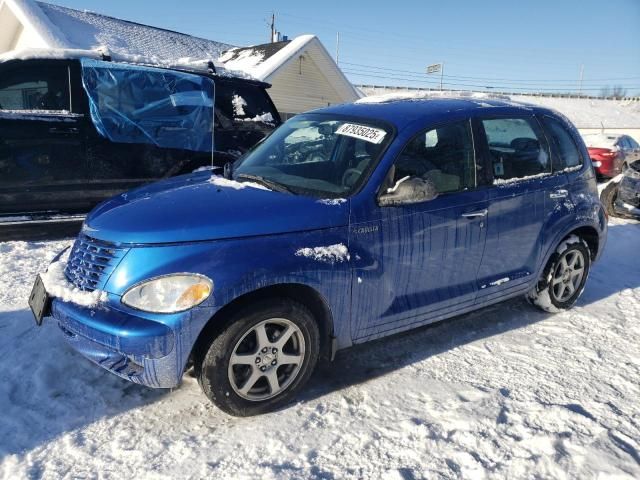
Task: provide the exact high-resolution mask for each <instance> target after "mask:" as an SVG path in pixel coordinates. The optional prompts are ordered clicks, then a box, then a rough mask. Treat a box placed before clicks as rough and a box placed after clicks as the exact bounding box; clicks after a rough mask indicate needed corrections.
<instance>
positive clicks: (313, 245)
mask: <svg viewBox="0 0 640 480" xmlns="http://www.w3.org/2000/svg"><path fill="white" fill-rule="evenodd" d="M347 232H348V230H347V228H346V227H339V228H331V229H323V230H314V231H309V232H296V233H290V234H284V235H270V236H259V237H258V236H256V237H248V238H240V239H229V240H219V241H211V242H193V243H186V244H179V245H164V246H163V245H159V246H140V247H135V246H134V247H133V248H131V250H130V251H129V252H128V253H127V255H126V256H125V257H124V258H123V260H122V261H121V262H120V264H119V265H118V267H117V269H116V270H115V271H114V272H113V274H112V275H111V277H110V278H109V279H108V281H107V283H106V285H105V290H106V291H107V292H109V293H110V294H112V295H116V296H122V295H123V294H124V293H125V292H126V290H127V289H128V288H130V287H131V286H132V285H135V284H136V283H139V282H141V281H143V280H146V279H149V278H153V277H157V276H161V275H167V274H172V273H185V272H186V273H197V274H200V275H205V276H207V277H208V278H210V279H211V280H212V281H213V285H214V287H213V293H212V295H211V296H210V297H209V299H207V300H206V301H205V302H204V303H202V304H201V305H200V306H199V307H198V309H199V310H200V311H206V312H207V315H199V316H198V317H197V318H198V319H199V321H198V325H195V324H189V325H171V327H172V328H174V329H176V330H178V334H179V333H180V332H179V331H180V330H184V331H185V333H186V331H187V330H188V331H189V333H188V335H186V336H188V337H189V338H197V336H198V334H199V333H200V331H201V330H202V328H204V326H205V325H206V323H207V322H208V319H210V318H211V317H213V315H214V314H215V313H216V312H217V311H218V310H220V309H221V308H222V307H224V306H225V305H228V304H229V303H230V302H232V301H234V300H236V299H237V298H239V297H241V296H243V295H246V294H248V293H251V292H253V291H256V290H258V289H261V288H265V287H269V286H274V285H279V284H285V283H288V284H290V283H295V284H301V285H305V286H308V287H310V288H313V289H314V290H315V291H317V292H318V293H319V295H320V296H321V297H323V299H324V300H325V301H326V304H327V306H328V308H329V310H330V311H331V315H332V318H333V321H334V334H335V335H336V336H337V337H338V338H339V343H341V344H348V343H349V342H350V338H348V335H349V331H350V330H349V320H350V292H351V269H350V256H349V253H348V244H347ZM337 245H341V246H342V247H340V248H338V249H337V250H336V249H334V250H335V251H336V252H338V253H341V255H337V256H336V255H333V256H331V255H329V256H323V255H322V252H323V250H322V248H323V247H329V246H337ZM314 249H316V250H314ZM318 249H320V250H318ZM200 319H204V321H202V320H200Z"/></svg>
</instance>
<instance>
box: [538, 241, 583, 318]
mask: <svg viewBox="0 0 640 480" xmlns="http://www.w3.org/2000/svg"><path fill="white" fill-rule="evenodd" d="M590 268H591V255H590V252H589V246H588V245H587V244H586V242H585V241H584V240H582V239H581V238H579V237H578V236H576V235H571V236H569V237H568V238H566V239H565V240H563V241H562V242H561V243H560V245H559V246H558V248H557V249H556V251H555V252H554V254H553V255H551V258H550V259H549V262H548V263H547V265H546V267H545V269H544V270H543V272H542V276H541V278H540V280H539V281H538V283H537V284H536V286H535V287H534V288H533V289H532V290H531V291H530V292H529V293H528V294H527V299H528V300H529V302H531V303H532V304H533V305H535V306H536V307H538V308H540V309H542V310H544V311H545V312H552V313H556V312H559V311H562V310H566V309H568V308H571V307H572V306H573V305H574V304H575V303H576V301H577V300H578V298H579V297H580V295H581V294H582V290H584V285H585V283H586V281H587V278H588V276H589V269H590Z"/></svg>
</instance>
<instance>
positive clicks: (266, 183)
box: [236, 173, 296, 195]
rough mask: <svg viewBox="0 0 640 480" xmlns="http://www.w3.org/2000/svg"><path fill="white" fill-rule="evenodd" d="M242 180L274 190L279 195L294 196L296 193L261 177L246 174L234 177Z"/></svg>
mask: <svg viewBox="0 0 640 480" xmlns="http://www.w3.org/2000/svg"><path fill="white" fill-rule="evenodd" d="M240 178H243V179H245V180H252V181H254V182H256V183H259V184H261V185H264V186H265V187H267V188H269V189H271V190H274V191H276V192H280V193H291V194H292V195H296V192H294V191H293V190H291V189H290V188H289V187H287V186H286V185H284V184H282V183H278V182H274V181H273V180H269V179H266V178H264V177H261V176H260V175H250V174H248V173H238V174H237V175H236V179H240Z"/></svg>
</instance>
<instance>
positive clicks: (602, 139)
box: [582, 133, 622, 148]
mask: <svg viewBox="0 0 640 480" xmlns="http://www.w3.org/2000/svg"><path fill="white" fill-rule="evenodd" d="M621 136H622V134H621V133H590V134H586V135H583V136H582V138H583V140H584V143H585V144H586V145H587V147H594V148H613V147H615V146H616V142H617V141H618V139H619V138H620V137H621Z"/></svg>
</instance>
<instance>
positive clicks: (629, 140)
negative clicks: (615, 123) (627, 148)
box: [627, 137, 640, 148]
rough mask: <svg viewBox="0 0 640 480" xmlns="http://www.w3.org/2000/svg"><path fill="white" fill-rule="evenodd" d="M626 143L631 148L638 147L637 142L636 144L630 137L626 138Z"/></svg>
mask: <svg viewBox="0 0 640 480" xmlns="http://www.w3.org/2000/svg"><path fill="white" fill-rule="evenodd" d="M627 142H629V145H631V148H638V147H640V145H638V142H636V141H635V140H634V139H633V138H631V137H627Z"/></svg>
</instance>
